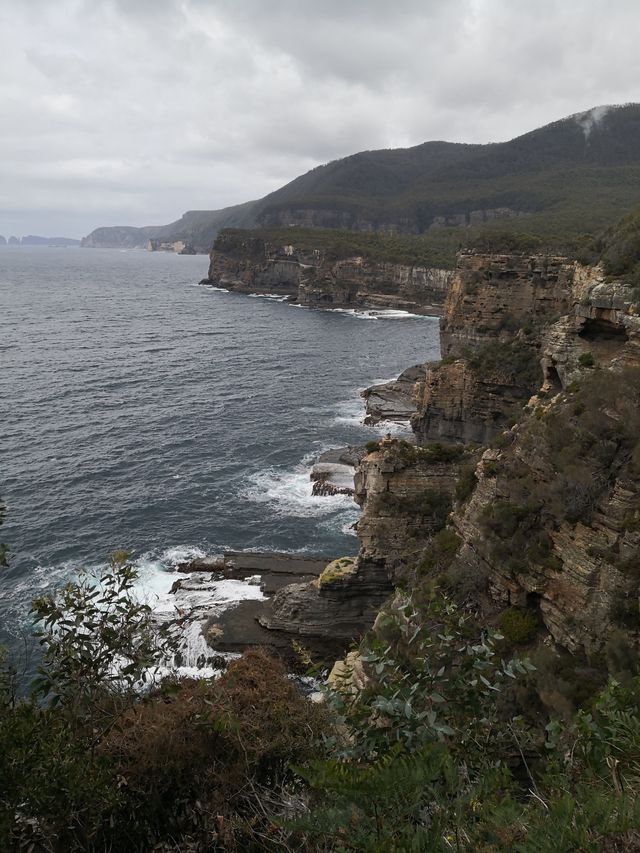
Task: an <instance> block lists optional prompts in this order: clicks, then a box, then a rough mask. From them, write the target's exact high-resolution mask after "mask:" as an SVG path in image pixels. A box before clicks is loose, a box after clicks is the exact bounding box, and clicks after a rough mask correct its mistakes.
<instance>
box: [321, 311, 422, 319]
mask: <svg viewBox="0 0 640 853" xmlns="http://www.w3.org/2000/svg"><path fill="white" fill-rule="evenodd" d="M322 310H324V311H331V312H333V313H334V314H346V315H347V316H349V317H355V318H356V319H357V320H425V319H432V318H427V317H425V315H424V314H412V313H411V312H410V311H401V310H396V309H392V308H380V309H378V308H324V309H322Z"/></svg>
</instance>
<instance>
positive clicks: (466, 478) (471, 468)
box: [454, 465, 478, 503]
mask: <svg viewBox="0 0 640 853" xmlns="http://www.w3.org/2000/svg"><path fill="white" fill-rule="evenodd" d="M477 485H478V478H477V477H476V468H475V465H463V466H462V468H461V469H460V474H459V476H458V479H457V481H456V485H455V489H454V495H455V498H456V500H457V501H459V502H460V503H465V501H468V500H469V498H470V497H471V495H472V494H473V491H474V489H475V487H476V486H477Z"/></svg>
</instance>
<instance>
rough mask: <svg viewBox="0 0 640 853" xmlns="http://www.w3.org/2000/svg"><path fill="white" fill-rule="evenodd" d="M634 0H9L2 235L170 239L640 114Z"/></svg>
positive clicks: (2, 10) (4, 9)
mask: <svg viewBox="0 0 640 853" xmlns="http://www.w3.org/2000/svg"><path fill="white" fill-rule="evenodd" d="M636 20H637V7H636V4H635V2H632V0H628V2H627V0H609V2H604V0H584V2H578V1H577V0H566V2H565V3H563V4H558V3H556V2H551V0H538V2H536V3H530V2H524V0H448V2H446V3H445V2H441V0H437V2H436V0H397V2H395V3H389V2H388V0H353V2H344V0H325V2H324V3H322V4H318V3H317V2H315V0H313V2H311V0H270V2H268V3H265V2H264V0H57V2H56V3H51V2H48V0H29V2H25V0H0V110H1V111H2V112H1V115H2V117H3V132H2V135H1V136H0V233H5V234H6V233H8V232H14V231H22V232H25V233H26V231H39V232H41V233H44V232H50V233H53V232H57V233H63V232H68V233H69V235H70V236H73V235H81V234H83V233H86V232H88V231H89V230H91V228H93V227H95V226H97V225H100V224H113V223H117V222H118V223H122V224H140V225H142V224H151V223H153V222H157V223H162V222H168V221H171V220H172V219H175V218H177V217H178V216H179V215H180V214H181V213H182V212H183V211H184V210H186V209H188V208H215V207H221V206H224V205H227V204H234V203H238V202H241V201H245V200H247V199H250V198H257V197H259V196H261V195H264V194H265V193H266V192H269V191H271V190H273V189H275V188H276V187H278V186H279V185H281V184H282V183H284V182H285V181H287V180H290V179H291V178H294V177H295V176H296V175H298V174H300V173H301V172H304V171H306V170H307V169H309V168H312V167H313V166H315V165H317V164H318V163H322V162H326V161H327V160H331V159H335V158H337V157H341V156H344V155H347V154H349V153H353V152H355V151H358V150H362V149H366V148H378V147H394V146H399V145H402V146H408V145H414V144H418V143H420V142H423V141H425V140H427V139H449V140H452V141H470V142H487V141H497V140H502V139H507V138H510V137H512V136H515V135H517V134H519V133H524V132H526V131H527V130H531V129H533V128H535V127H537V126H540V125H542V124H544V123H547V122H549V121H553V120H555V119H557V118H561V117H562V116H564V115H567V114H570V113H573V112H580V111H584V110H586V109H588V108H589V107H592V106H595V105H598V104H607V103H616V102H624V101H630V100H638V84H639V83H640V68H639V67H638V66H639V60H638V55H637V49H636V29H637V28H636V26H635V23H636Z"/></svg>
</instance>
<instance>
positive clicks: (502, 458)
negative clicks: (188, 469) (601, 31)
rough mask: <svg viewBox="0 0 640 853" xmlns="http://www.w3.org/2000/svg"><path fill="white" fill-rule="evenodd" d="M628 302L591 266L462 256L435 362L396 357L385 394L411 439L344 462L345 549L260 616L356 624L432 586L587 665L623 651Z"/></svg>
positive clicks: (635, 513) (633, 402) (629, 635)
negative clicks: (355, 510) (355, 512)
mask: <svg viewBox="0 0 640 853" xmlns="http://www.w3.org/2000/svg"><path fill="white" fill-rule="evenodd" d="M636 299H637V296H636V295H635V292H634V291H633V290H632V288H631V287H630V285H628V284H625V283H624V282H623V281H620V280H612V279H611V278H609V279H607V278H606V277H605V275H604V273H603V270H602V268H600V267H598V266H584V265H581V264H579V263H577V262H573V261H569V260H567V259H564V258H560V257H552V256H546V255H542V254H534V255H523V254H518V255H506V254H501V255H497V254H479V253H462V254H461V255H460V256H459V261H458V266H457V269H456V271H455V274H454V275H453V277H452V281H451V286H450V288H449V291H448V295H447V299H446V303H445V306H444V313H443V317H442V319H441V340H442V349H443V354H444V358H443V359H442V361H440V362H437V363H430V364H426V365H423V366H418V367H413V368H411V369H410V371H407V372H406V373H405V374H403V377H401V380H400V388H399V390H398V392H397V393H400V392H402V399H403V409H402V411H403V413H404V414H406V412H407V411H408V409H409V403H412V405H413V411H412V413H411V426H412V428H413V431H414V435H415V442H416V443H415V445H412V444H409V443H408V442H405V441H401V440H397V439H392V438H391V437H387V438H386V439H383V440H382V441H380V442H379V443H377V444H375V445H369V446H368V452H367V453H366V455H364V456H363V458H362V460H361V461H360V464H359V466H358V468H357V470H356V475H355V485H354V497H355V499H356V501H357V502H358V503H359V504H360V505H361V507H362V515H361V518H360V520H359V521H358V523H357V533H358V537H359V539H360V550H359V553H358V555H357V557H356V558H355V559H346V558H345V560H344V561H342V562H341V561H334V562H333V563H331V565H330V566H329V567H328V568H327V569H326V571H325V572H323V573H322V574H321V575H320V576H319V578H318V579H316V580H314V581H313V582H312V583H304V582H303V583H297V584H295V585H293V586H290V587H284V588H283V589H281V590H280V591H279V592H278V593H277V594H276V596H274V598H273V600H272V602H271V603H270V607H269V613H268V615H264V616H262V617H261V618H260V621H261V624H262V625H263V626H265V627H266V628H269V629H273V630H278V631H285V632H289V633H291V634H294V635H296V634H297V635H300V636H322V635H326V636H332V635H340V636H345V637H347V636H351V637H357V636H358V635H359V634H361V633H362V632H364V631H366V630H367V629H368V628H369V627H370V626H371V625H372V624H373V622H374V619H375V618H376V614H377V613H378V611H379V610H380V608H381V607H383V605H384V603H385V601H388V600H389V596H390V595H391V593H392V591H393V589H394V588H396V587H397V586H398V585H405V586H406V585H408V586H410V587H411V588H414V589H419V588H421V587H424V586H425V585H428V584H432V583H436V584H438V585H439V586H443V587H445V588H446V589H447V590H449V591H450V592H451V593H452V594H453V595H454V596H456V597H457V598H458V599H459V600H460V601H461V602H462V603H464V604H465V605H466V606H467V607H469V608H471V609H472V610H473V611H474V612H475V613H477V614H478V615H480V614H482V618H483V620H485V621H488V622H489V623H491V622H494V623H500V620H503V621H504V619H505V618H507V617H508V618H511V617H513V614H515V617H513V618H515V619H516V620H517V619H520V620H524V623H526V624H527V625H528V626H529V627H530V632H531V637H530V639H531V640H532V641H533V642H540V643H543V644H544V645H546V646H548V645H549V644H551V646H552V647H553V648H556V649H558V650H560V651H561V650H565V651H570V652H572V653H574V655H577V656H578V657H580V656H581V657H582V658H583V659H585V660H589V661H594V660H595V659H596V657H598V660H599V661H602V660H604V659H605V658H606V657H607V655H613V654H618V655H620V654H624V653H627V652H626V651H625V650H628V649H631V648H634V647H635V643H636V641H637V637H638V631H639V630H640V611H639V598H638V592H639V591H638V578H639V577H640V478H639V474H640V455H639V449H638V444H637V436H638V431H639V428H640V396H639V395H640V317H639V316H638V314H637V307H636V306H637V303H636V302H635V300H636ZM386 393H394V389H393V386H392V387H391V388H390V389H387V391H386ZM366 396H367V399H368V402H369V406H370V413H371V415H372V416H380V415H382V414H385V413H388V411H389V410H390V409H391V408H392V406H391V405H386V403H385V401H384V397H383V392H382V391H380V389H373V390H370V391H369V393H368V394H367V395H366ZM393 402H394V403H395V402H396V401H395V400H393ZM405 404H406V406H405ZM505 614H507V617H505Z"/></svg>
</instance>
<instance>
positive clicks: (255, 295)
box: [248, 293, 289, 302]
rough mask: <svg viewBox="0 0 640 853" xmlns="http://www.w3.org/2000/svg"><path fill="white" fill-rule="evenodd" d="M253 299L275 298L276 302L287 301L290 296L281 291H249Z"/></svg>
mask: <svg viewBox="0 0 640 853" xmlns="http://www.w3.org/2000/svg"><path fill="white" fill-rule="evenodd" d="M248 295H249V296H250V297H251V298H252V299H273V300H274V301H275V302H287V301H288V299H289V297H288V296H282V295H280V294H279V293H249V294H248Z"/></svg>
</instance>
